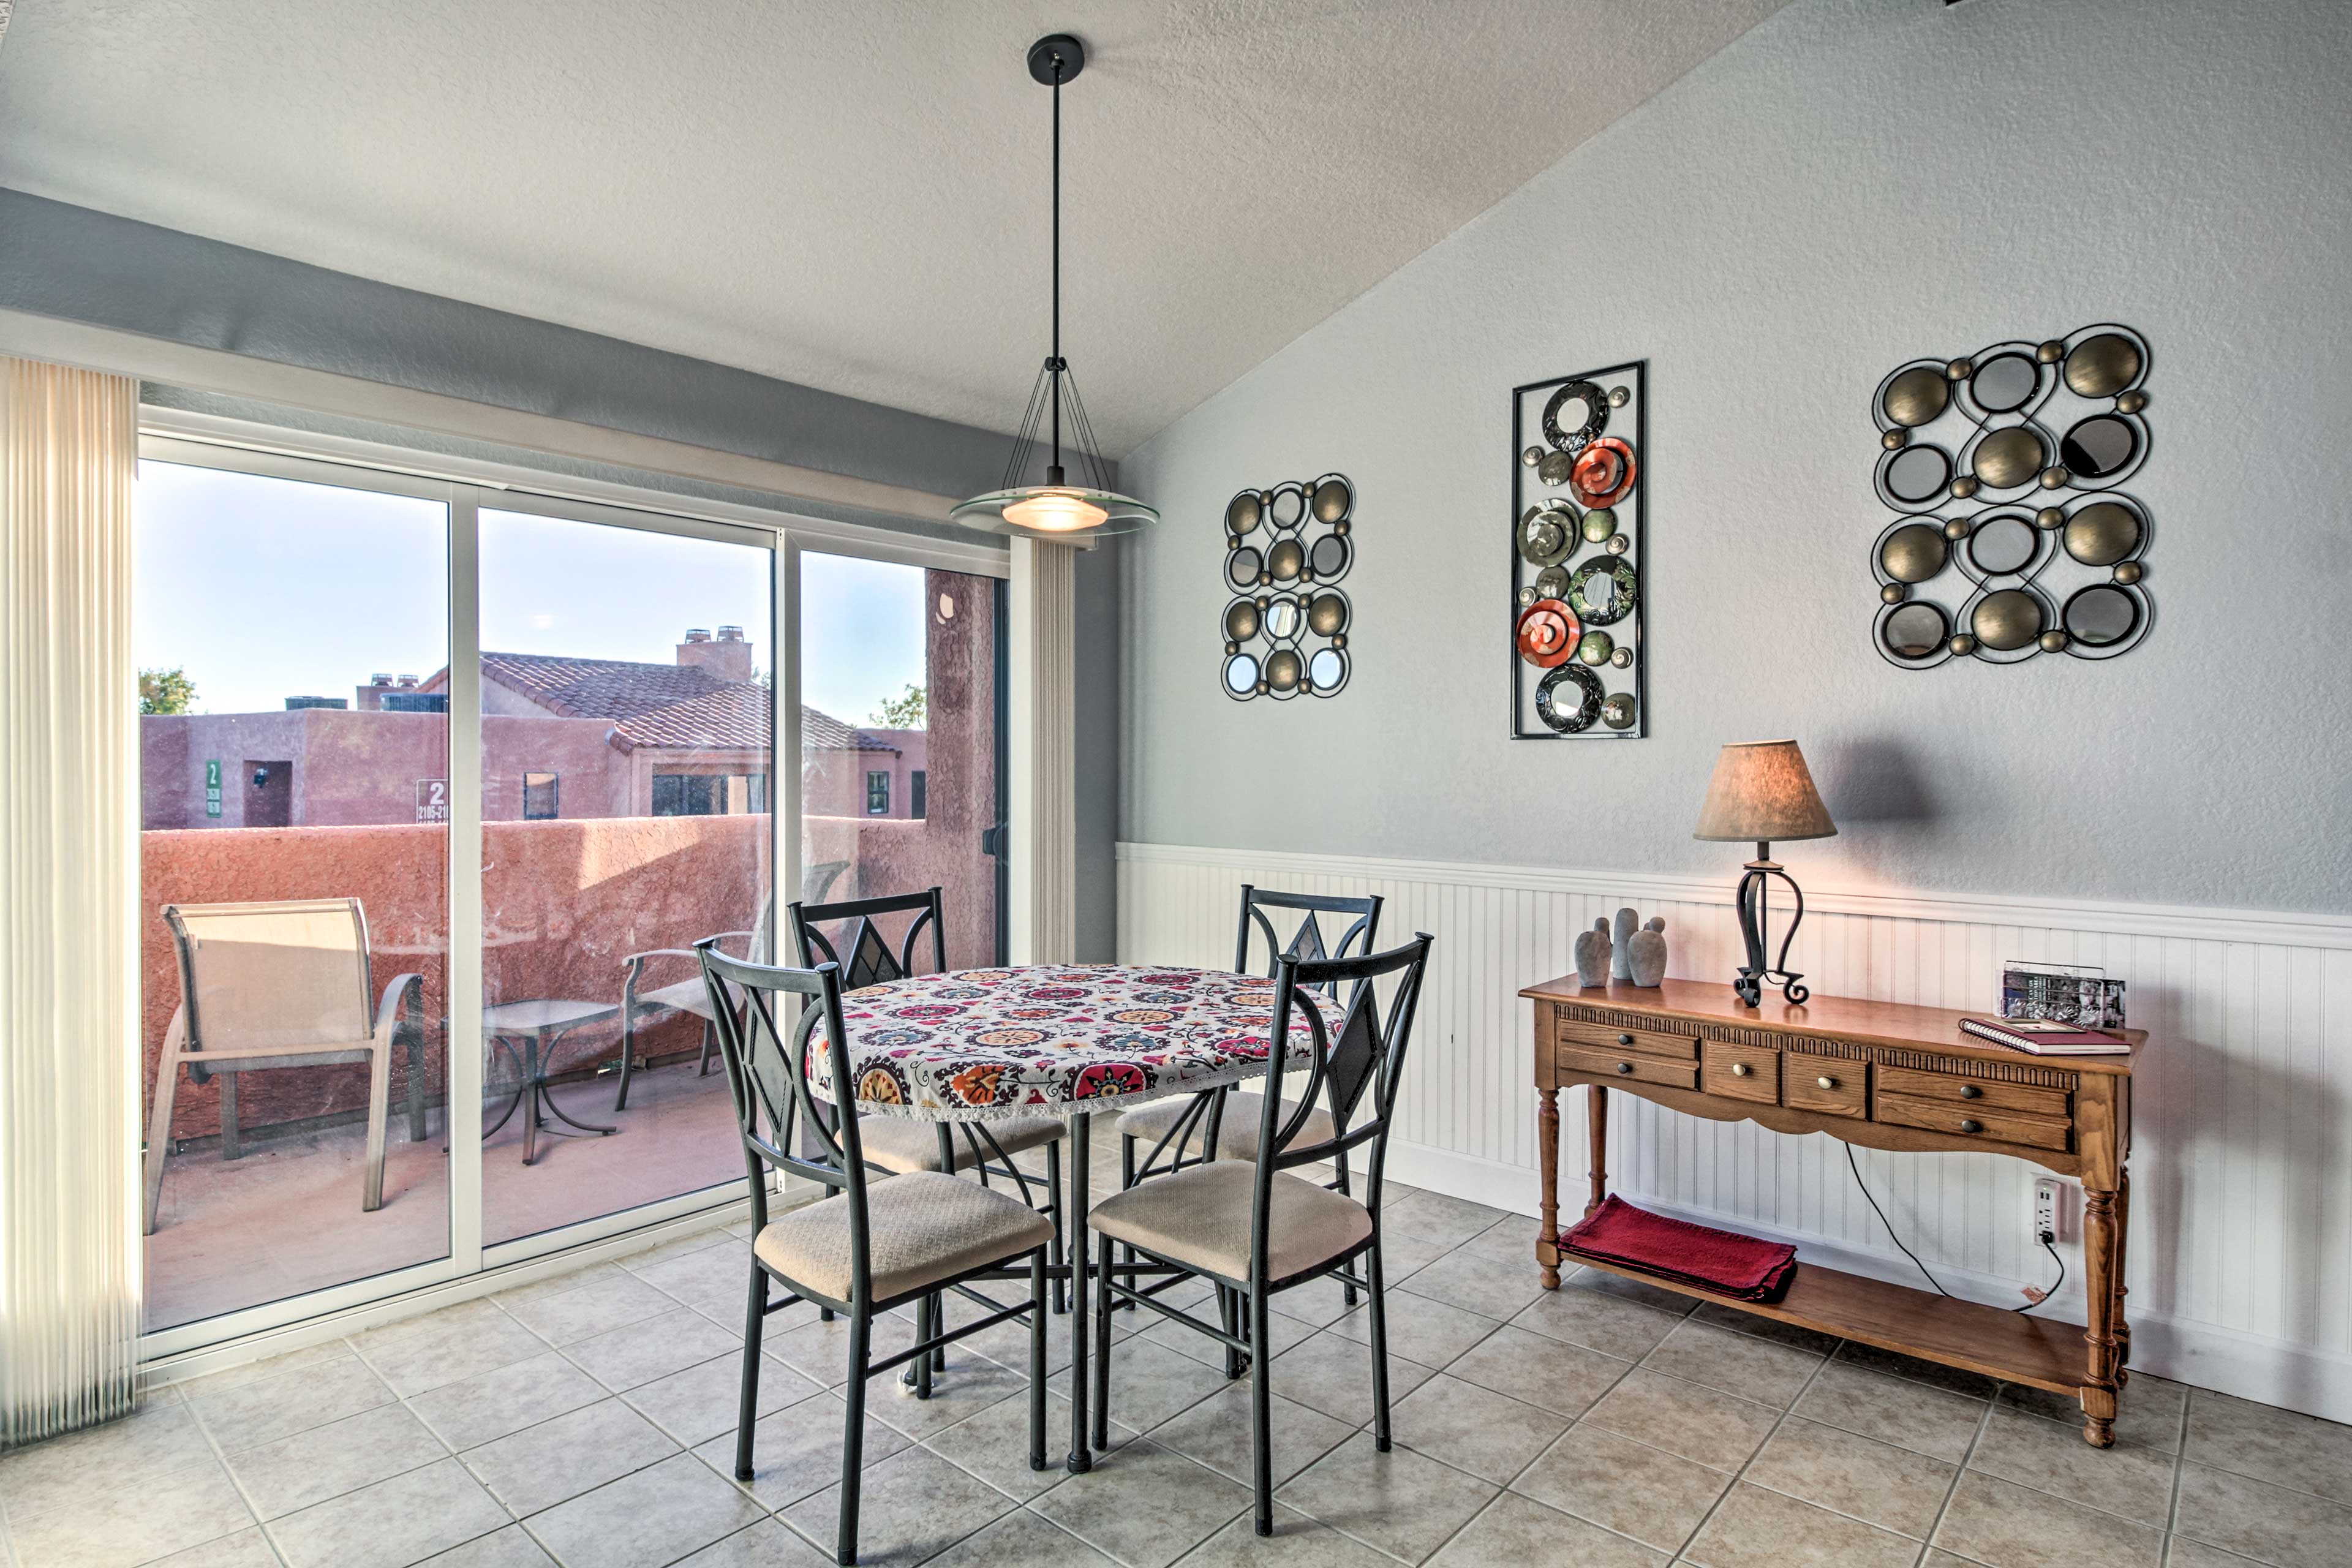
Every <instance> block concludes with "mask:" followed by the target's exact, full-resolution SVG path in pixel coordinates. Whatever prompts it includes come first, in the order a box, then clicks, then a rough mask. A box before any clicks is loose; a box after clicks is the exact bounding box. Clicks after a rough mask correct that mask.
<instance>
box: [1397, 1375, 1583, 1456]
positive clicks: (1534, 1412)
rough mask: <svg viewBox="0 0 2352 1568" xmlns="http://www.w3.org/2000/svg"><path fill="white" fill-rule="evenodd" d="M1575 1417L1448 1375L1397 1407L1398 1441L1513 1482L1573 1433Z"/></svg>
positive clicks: (1416, 1391)
mask: <svg viewBox="0 0 2352 1568" xmlns="http://www.w3.org/2000/svg"><path fill="white" fill-rule="evenodd" d="M1568 1424H1569V1418H1568V1417H1567V1416H1565V1415H1554V1414H1553V1413H1552V1412H1550V1411H1549V1410H1544V1409H1539V1408H1538V1407H1537V1406H1535V1405H1525V1404H1522V1403H1520V1402H1519V1401H1518V1400H1516V1399H1513V1398H1510V1397H1509V1396H1508V1395H1507V1394H1496V1393H1495V1392H1494V1391H1493V1390H1491V1389H1486V1388H1481V1387H1479V1386H1478V1385H1477V1384H1473V1383H1464V1382H1462V1381H1460V1380H1459V1379H1457V1378H1454V1377H1449V1376H1447V1375H1446V1374H1444V1373H1439V1374H1438V1375H1437V1376H1435V1377H1433V1378H1431V1379H1430V1380H1429V1381H1428V1382H1427V1383H1424V1384H1422V1385H1421V1386H1420V1387H1419V1388H1416V1389H1414V1390H1413V1391H1412V1394H1408V1395H1406V1396H1405V1398H1404V1399H1402V1400H1401V1401H1399V1402H1398V1404H1397V1405H1396V1407H1395V1421H1394V1436H1395V1438H1396V1440H1397V1441H1398V1442H1400V1443H1402V1444H1404V1445H1406V1446H1407V1447H1411V1448H1412V1449H1414V1450H1415V1451H1416V1452H1419V1453H1423V1454H1427V1455H1428V1456H1429V1457H1430V1458H1433V1459H1439V1460H1443V1461H1444V1463H1446V1464H1449V1465H1451V1466H1453V1467H1454V1468H1455V1469H1457V1470H1467V1471H1468V1472H1469V1473H1470V1474H1472V1475H1474V1476H1479V1477H1483V1478H1485V1479H1487V1480H1490V1481H1496V1482H1501V1481H1507V1480H1509V1479H1511V1478H1512V1477H1513V1476H1516V1475H1517V1474H1518V1473H1519V1472H1520V1471H1521V1470H1524V1469H1526V1468H1528V1464H1529V1463H1530V1462H1531V1461H1532V1460H1533V1459H1534V1458H1535V1457H1536V1456H1537V1455H1538V1454H1540V1453H1542V1452H1543V1451H1544V1450H1545V1449H1546V1448H1549V1447H1551V1446H1552V1444H1553V1442H1554V1441H1555V1440H1556V1439H1558V1438H1559V1435H1560V1434H1561V1433H1563V1432H1565V1431H1567V1430H1568Z"/></svg>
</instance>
